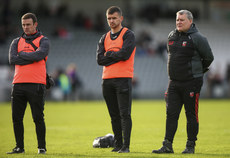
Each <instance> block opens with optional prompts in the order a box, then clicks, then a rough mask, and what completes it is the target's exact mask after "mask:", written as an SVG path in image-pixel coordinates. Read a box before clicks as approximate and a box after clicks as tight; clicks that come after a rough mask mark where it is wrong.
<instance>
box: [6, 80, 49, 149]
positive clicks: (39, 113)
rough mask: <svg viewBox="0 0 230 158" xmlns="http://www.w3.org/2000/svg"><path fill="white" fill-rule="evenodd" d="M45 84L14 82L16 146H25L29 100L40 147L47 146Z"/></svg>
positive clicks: (13, 106)
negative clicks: (25, 127) (24, 119)
mask: <svg viewBox="0 0 230 158" xmlns="http://www.w3.org/2000/svg"><path fill="white" fill-rule="evenodd" d="M45 93H46V89H45V85H43V84H36V83H18V84H14V85H13V88H12V94H11V103H12V119H13V126H14V135H15V140H16V146H17V147H20V148H24V126H23V117H24V114H25V110H26V106H27V102H28V103H29V104H30V108H31V112H32V116H33V121H34V123H35V126H36V134H37V141H38V148H44V149H45V148H46V141H45V134H46V127H45V121H44V113H43V111H44V104H45Z"/></svg>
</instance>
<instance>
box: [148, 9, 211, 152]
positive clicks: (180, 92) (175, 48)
mask: <svg viewBox="0 0 230 158" xmlns="http://www.w3.org/2000/svg"><path fill="white" fill-rule="evenodd" d="M176 15H177V16H176V29H175V30H174V31H172V32H170V33H169V36H168V44H167V49H168V75H169V86H168V89H167V92H166V94H165V99H166V110H167V119H166V133H165V139H164V141H163V146H162V148H160V149H159V150H153V151H152V153H159V154H160V153H173V152H174V151H173V147H172V143H173V139H174V135H175V133H176V130H177V125H178V119H179V115H180V112H181V108H182V106H183V105H184V108H185V113H186V118H187V143H186V148H185V150H184V151H183V152H182V153H184V154H193V153H194V152H195V141H196V140H197V134H198V129H199V120H198V103H199V95H200V90H201V87H202V85H203V75H204V73H205V72H206V71H208V67H209V66H210V64H211V63H212V61H213V59H214V57H213V54H212V51H211V48H210V46H209V44H208V41H207V39H206V38H205V37H204V36H203V35H201V34H200V33H199V31H198V30H197V28H196V26H195V24H194V23H193V16H192V13H191V12H190V11H188V10H180V11H178V12H177V14H176Z"/></svg>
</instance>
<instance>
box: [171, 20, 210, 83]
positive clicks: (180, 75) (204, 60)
mask: <svg viewBox="0 0 230 158" xmlns="http://www.w3.org/2000/svg"><path fill="white" fill-rule="evenodd" d="M167 49H168V75H169V78H170V79H171V80H178V81H186V80H191V79H194V78H198V77H202V76H203V74H204V73H205V72H206V71H207V70H208V67H209V66H210V64H211V63H212V61H213V59H214V57H213V54H212V50H211V48H210V46H209V44H208V41H207V39H206V38H205V37H204V36H203V35H201V34H200V33H199V31H198V30H197V28H196V26H195V24H192V25H191V28H190V29H189V30H188V31H187V32H186V33H184V32H179V31H177V30H174V31H172V32H170V34H169V36H168V44H167Z"/></svg>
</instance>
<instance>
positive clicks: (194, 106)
mask: <svg viewBox="0 0 230 158" xmlns="http://www.w3.org/2000/svg"><path fill="white" fill-rule="evenodd" d="M202 85H203V78H202V77H200V78H196V79H193V80H190V81H183V82H182V81H172V80H170V81H169V86H168V90H167V92H166V106H167V107H166V108H167V119H166V134H165V139H168V140H169V141H171V142H173V139H174V135H175V133H176V130H177V125H178V119H179V115H180V112H181V109H182V106H183V105H184V108H185V113H186V118H187V137H188V138H187V139H188V140H190V141H196V140H197V134H198V130H199V120H198V103H199V94H200V90H201V87H202Z"/></svg>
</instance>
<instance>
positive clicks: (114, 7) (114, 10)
mask: <svg viewBox="0 0 230 158" xmlns="http://www.w3.org/2000/svg"><path fill="white" fill-rule="evenodd" d="M115 12H117V13H118V14H119V15H120V16H122V11H121V8H120V7H118V6H111V7H109V8H108V9H107V11H106V15H107V14H113V13H115Z"/></svg>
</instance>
